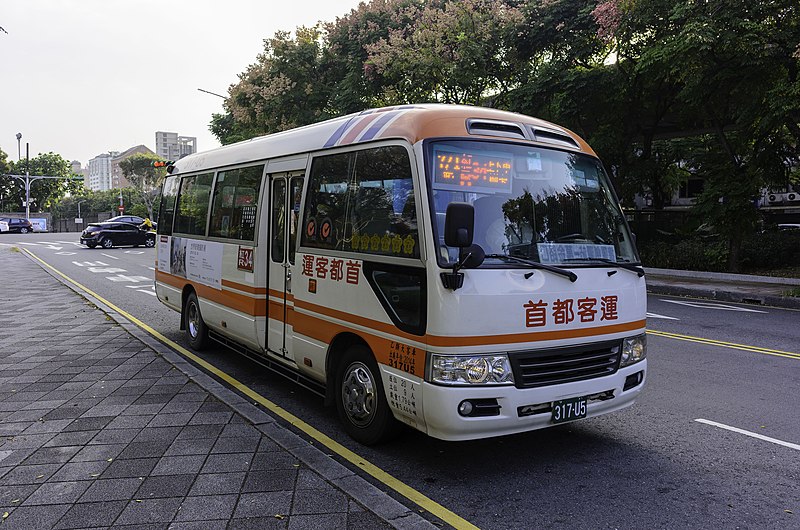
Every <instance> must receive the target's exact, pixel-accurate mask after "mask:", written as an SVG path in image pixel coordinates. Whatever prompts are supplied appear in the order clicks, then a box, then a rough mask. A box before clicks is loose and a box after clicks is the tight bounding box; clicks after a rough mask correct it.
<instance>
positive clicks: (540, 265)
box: [486, 254, 578, 282]
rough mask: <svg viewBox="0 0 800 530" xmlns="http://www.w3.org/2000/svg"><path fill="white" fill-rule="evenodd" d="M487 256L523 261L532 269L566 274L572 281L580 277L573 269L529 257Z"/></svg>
mask: <svg viewBox="0 0 800 530" xmlns="http://www.w3.org/2000/svg"><path fill="white" fill-rule="evenodd" d="M486 257H487V258H495V259H500V260H503V261H513V262H515V263H522V264H523V265H527V266H528V267H530V268H532V269H542V270H546V271H550V272H554V273H556V274H560V275H561V276H566V277H567V278H569V281H571V282H575V281H576V280H577V279H578V275H577V274H575V273H574V272H572V271H568V270H567V269H562V268H560V267H555V266H553V265H545V264H544V263H539V262H538V261H531V260H528V259H523V258H518V257H516V256H509V255H507V254H486Z"/></svg>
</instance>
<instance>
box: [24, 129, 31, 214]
mask: <svg viewBox="0 0 800 530" xmlns="http://www.w3.org/2000/svg"><path fill="white" fill-rule="evenodd" d="M29 147H30V146H29V145H28V142H25V219H30V218H31V158H30V156H31V152H30V148H29Z"/></svg>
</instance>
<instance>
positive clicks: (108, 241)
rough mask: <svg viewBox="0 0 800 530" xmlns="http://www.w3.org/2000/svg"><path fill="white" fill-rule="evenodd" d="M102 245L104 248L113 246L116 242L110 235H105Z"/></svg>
mask: <svg viewBox="0 0 800 530" xmlns="http://www.w3.org/2000/svg"><path fill="white" fill-rule="evenodd" d="M100 245H101V246H102V247H103V248H112V247H113V246H114V242H113V241H111V238H110V237H104V238H103V240H102V241H101V242H100Z"/></svg>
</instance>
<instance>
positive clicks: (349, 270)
mask: <svg viewBox="0 0 800 530" xmlns="http://www.w3.org/2000/svg"><path fill="white" fill-rule="evenodd" d="M360 272H361V262H360V261H355V260H350V259H347V260H345V259H338V258H326V257H325V256H311V255H305V256H303V263H302V270H301V273H302V274H303V276H308V277H310V278H319V279H323V280H324V279H331V280H333V281H335V282H340V281H342V280H345V281H346V282H347V283H349V284H352V285H358V278H359V273H360Z"/></svg>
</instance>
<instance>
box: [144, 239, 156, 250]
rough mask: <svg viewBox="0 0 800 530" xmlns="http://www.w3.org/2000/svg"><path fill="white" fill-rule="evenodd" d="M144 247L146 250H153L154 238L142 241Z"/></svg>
mask: <svg viewBox="0 0 800 530" xmlns="http://www.w3.org/2000/svg"><path fill="white" fill-rule="evenodd" d="M144 246H146V247H147V248H153V247H154V246H156V238H154V237H148V238H147V239H145V240H144Z"/></svg>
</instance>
